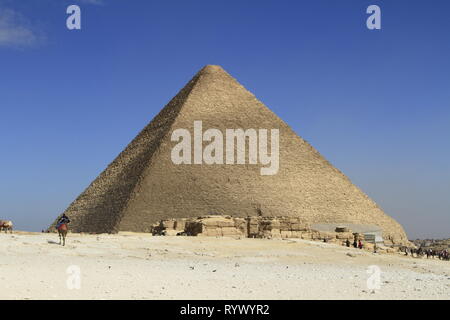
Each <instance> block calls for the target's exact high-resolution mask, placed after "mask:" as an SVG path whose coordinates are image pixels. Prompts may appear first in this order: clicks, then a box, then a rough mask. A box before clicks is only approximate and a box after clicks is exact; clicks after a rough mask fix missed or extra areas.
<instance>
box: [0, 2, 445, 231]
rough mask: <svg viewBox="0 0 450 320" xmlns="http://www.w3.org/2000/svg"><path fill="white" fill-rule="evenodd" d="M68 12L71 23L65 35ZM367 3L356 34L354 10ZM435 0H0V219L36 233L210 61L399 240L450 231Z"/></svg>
mask: <svg viewBox="0 0 450 320" xmlns="http://www.w3.org/2000/svg"><path fill="white" fill-rule="evenodd" d="M70 4H78V5H80V7H81V12H82V13H81V14H82V29H81V30H72V31H70V30H68V29H67V28H66V22H65V21H66V18H67V16H68V15H67V14H66V8H67V6H68V5H70ZM371 4H377V5H379V6H380V7H381V10H382V29H381V30H372V31H371V30H368V29H367V28H366V24H365V21H366V19H367V17H368V15H367V14H366V8H367V7H368V6H369V5H371ZM449 12H450V2H448V1H444V0H442V1H438V0H436V1H433V2H432V5H431V2H430V1H425V0H418V1H409V0H408V1H407V0H397V1H363V0H355V1H350V0H348V1H331V0H330V1H319V0H315V1H312V0H311V1H283V0H281V1H253V0H251V1H250V0H249V1H237V0H236V1H234V0H232V1H213V0H208V1H204V0H195V1H144V0H134V1H125V0H109V1H108V0H83V1H81V0H79V1H75V0H73V1H64V0H39V1H36V0H22V1H12V0H0V137H1V138H0V150H2V151H1V156H0V179H1V180H0V181H1V182H0V216H1V218H10V219H12V220H14V222H15V225H16V228H18V229H26V230H36V231H40V230H41V229H43V228H46V227H47V226H48V225H49V224H50V222H51V221H52V220H53V219H54V217H55V216H56V215H58V214H59V213H60V212H62V211H63V210H64V209H65V208H66V207H67V206H68V205H69V204H70V202H71V201H73V200H74V199H75V198H76V196H78V194H79V193H81V192H82V191H83V190H84V188H85V187H87V185H88V184H89V183H90V182H91V181H92V180H93V179H94V178H95V177H96V176H97V175H98V174H99V173H100V172H101V171H102V170H103V169H104V168H105V167H106V166H107V165H108V163H109V162H110V161H112V160H113V159H114V158H115V157H116V156H117V154H118V153H119V152H120V151H121V150H122V149H123V148H124V147H125V146H126V145H127V143H128V142H130V141H131V139H132V138H133V137H134V136H135V135H136V134H137V133H138V132H139V131H140V130H141V129H142V128H143V127H144V126H145V125H146V124H147V123H148V122H149V121H150V120H151V119H152V118H153V116H154V115H156V113H158V111H159V110H160V109H161V108H162V107H163V106H164V105H165V104H166V103H167V102H168V101H169V100H170V99H171V98H172V97H173V96H174V95H175V94H176V93H177V92H178V90H179V89H180V88H181V87H183V85H184V84H185V83H186V82H187V81H188V80H189V79H190V78H191V77H192V76H193V75H194V74H195V73H196V72H197V71H198V70H199V69H200V68H201V67H203V66H204V65H206V64H219V65H221V66H223V67H224V68H225V69H226V70H227V71H228V72H229V73H231V74H232V75H233V76H234V77H236V78H237V79H238V80H239V81H240V82H241V83H242V84H243V85H244V86H245V87H247V88H248V89H249V90H250V91H252V92H253V93H254V94H255V95H256V96H257V97H258V98H259V99H260V100H261V101H263V102H264V103H265V104H266V105H267V106H268V107H269V108H271V109H272V110H273V111H274V112H275V113H276V114H277V115H278V116H280V117H281V118H282V119H284V120H285V121H286V122H287V123H288V124H289V125H290V126H291V127H292V128H293V129H294V130H295V131H296V132H297V133H298V134H299V135H300V136H302V137H303V138H304V139H306V140H307V141H308V142H310V143H311V144H312V145H313V146H314V147H316V148H317V149H318V150H319V152H321V153H322V154H323V155H324V156H325V157H326V158H327V159H328V160H330V162H331V163H333V164H334V165H335V166H336V167H337V168H339V169H340V170H341V171H343V172H344V173H345V174H346V175H347V176H349V177H350V179H351V180H352V181H353V182H354V183H355V184H356V185H358V186H359V187H361V188H362V189H363V190H364V191H365V192H366V193H367V194H368V195H369V196H370V197H372V198H373V199H374V200H375V201H376V202H377V203H378V204H379V205H380V206H381V207H382V208H383V209H384V210H385V211H386V212H387V213H388V214H389V215H391V216H392V217H394V218H395V219H397V220H398V221H399V222H400V223H401V224H402V225H403V226H404V227H405V229H406V231H407V233H408V235H409V237H410V238H416V237H450V233H449V231H450V228H449V226H450V196H449V194H450V161H449V158H450V148H449V146H450V143H449V138H450V38H449V33H450V19H449V18H448V14H449Z"/></svg>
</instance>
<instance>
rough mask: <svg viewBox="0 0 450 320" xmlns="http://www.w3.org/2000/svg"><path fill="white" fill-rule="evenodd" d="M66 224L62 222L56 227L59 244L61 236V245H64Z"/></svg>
mask: <svg viewBox="0 0 450 320" xmlns="http://www.w3.org/2000/svg"><path fill="white" fill-rule="evenodd" d="M67 230H68V228H67V224H65V223H63V224H61V225H60V226H59V227H58V236H59V244H61V238H62V245H63V246H65V245H66V235H67Z"/></svg>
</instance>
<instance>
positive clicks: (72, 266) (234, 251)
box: [0, 232, 450, 299]
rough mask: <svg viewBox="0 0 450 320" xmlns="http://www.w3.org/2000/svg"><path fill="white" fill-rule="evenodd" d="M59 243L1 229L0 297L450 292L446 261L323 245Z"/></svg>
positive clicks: (140, 237)
mask: <svg viewBox="0 0 450 320" xmlns="http://www.w3.org/2000/svg"><path fill="white" fill-rule="evenodd" d="M57 241H58V236H57V235H56V234H39V233H35V234H33V233H20V232H18V233H14V234H4V233H3V234H0V280H1V281H0V299H450V262H445V261H439V260H427V259H418V258H410V257H404V256H400V255H398V254H374V253H370V252H366V251H363V250H358V249H353V248H346V247H341V246H337V245H333V244H326V243H321V242H313V241H306V240H297V239H296V240H293V239H290V240H266V239H241V240H235V239H230V238H203V237H152V236H150V235H148V234H133V233H126V234H120V235H107V234H102V235H79V234H69V236H68V238H67V244H66V246H65V247H62V246H59V245H58V244H57ZM371 265H376V266H378V267H379V268H380V269H379V270H380V271H381V274H380V277H379V280H380V281H379V282H377V278H376V276H375V275H374V274H369V273H368V272H367V270H368V268H369V266H371ZM372 268H373V267H372ZM375 269H376V268H375ZM375 269H371V270H375ZM78 270H79V276H78V273H77V271H78ZM369 278H370V279H371V280H369V284H373V285H374V286H376V284H377V283H379V284H380V288H379V289H371V288H373V287H370V288H369V287H368V284H367V282H368V279H369ZM77 279H79V281H78V280H77ZM372 280H374V281H372ZM78 284H79V289H77V285H78ZM71 288H72V289H71Z"/></svg>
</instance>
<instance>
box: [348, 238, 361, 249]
mask: <svg viewBox="0 0 450 320" xmlns="http://www.w3.org/2000/svg"><path fill="white" fill-rule="evenodd" d="M345 245H346V246H347V247H350V240H349V239H347V241H345ZM353 247H354V248H359V249H362V248H363V244H362V242H361V240H358V241H356V239H355V240H354V241H353Z"/></svg>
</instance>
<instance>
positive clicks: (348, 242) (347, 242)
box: [345, 239, 350, 247]
mask: <svg viewBox="0 0 450 320" xmlns="http://www.w3.org/2000/svg"><path fill="white" fill-rule="evenodd" d="M345 245H346V246H347V247H350V240H348V239H347V241H345Z"/></svg>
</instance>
